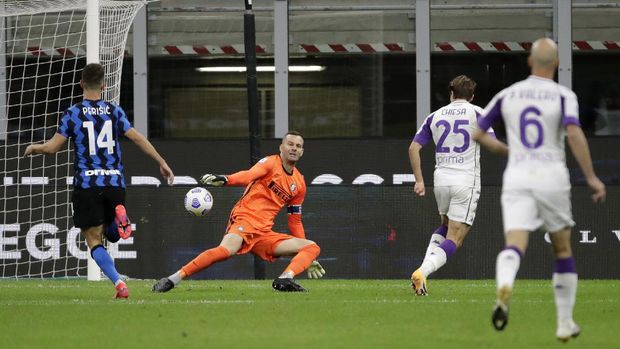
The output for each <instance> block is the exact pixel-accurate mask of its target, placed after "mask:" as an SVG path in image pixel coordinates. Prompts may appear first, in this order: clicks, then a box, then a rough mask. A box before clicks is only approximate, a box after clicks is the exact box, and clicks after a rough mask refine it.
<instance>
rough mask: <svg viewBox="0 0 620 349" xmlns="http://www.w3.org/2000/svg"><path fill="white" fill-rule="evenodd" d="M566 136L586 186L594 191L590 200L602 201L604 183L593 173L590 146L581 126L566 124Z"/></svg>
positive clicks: (604, 193) (603, 198)
mask: <svg viewBox="0 0 620 349" xmlns="http://www.w3.org/2000/svg"><path fill="white" fill-rule="evenodd" d="M566 137H567V142H568V145H569V147H570V149H571V151H572V153H573V155H574V156H575V159H576V160H577V163H578V164H579V167H580V168H581V171H582V172H583V175H584V177H585V178H586V181H587V183H588V186H589V187H590V188H591V189H592V190H593V191H594V194H592V200H593V201H594V202H604V201H605V196H606V191H605V184H603V182H601V180H600V179H598V177H597V176H596V174H595V173H594V168H593V167H592V157H591V156H590V148H589V147H588V142H587V140H586V137H585V135H584V134H583V131H582V130H581V127H579V126H576V125H568V126H566Z"/></svg>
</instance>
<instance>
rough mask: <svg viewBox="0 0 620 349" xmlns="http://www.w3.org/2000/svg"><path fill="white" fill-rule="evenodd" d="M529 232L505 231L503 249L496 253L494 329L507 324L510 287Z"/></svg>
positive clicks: (502, 327)
mask: <svg viewBox="0 0 620 349" xmlns="http://www.w3.org/2000/svg"><path fill="white" fill-rule="evenodd" d="M528 239H529V232H528V231H526V230H511V231H509V232H507V233H506V238H505V240H506V244H505V247H504V249H503V250H502V251H501V252H500V253H499V254H498V255H497V260H496V262H495V281H496V287H497V288H496V301H495V306H494V308H493V315H492V317H491V321H492V323H493V326H494V327H495V329H496V330H498V331H501V330H503V329H504V328H505V327H506V325H507V324H508V308H509V306H510V299H511V298H512V289H513V287H514V282H515V278H516V276H517V272H518V271H519V267H520V265H521V260H522V259H523V254H524V253H525V250H526V249H527V244H528Z"/></svg>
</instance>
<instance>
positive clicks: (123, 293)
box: [114, 282, 129, 298]
mask: <svg viewBox="0 0 620 349" xmlns="http://www.w3.org/2000/svg"><path fill="white" fill-rule="evenodd" d="M115 287H116V295H114V298H129V290H128V289H127V285H126V284H125V283H124V282H119V283H118V285H116V286H115Z"/></svg>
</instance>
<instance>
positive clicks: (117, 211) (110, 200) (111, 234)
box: [103, 188, 132, 243]
mask: <svg viewBox="0 0 620 349" xmlns="http://www.w3.org/2000/svg"><path fill="white" fill-rule="evenodd" d="M104 202H105V204H104V215H105V220H104V223H105V224H104V227H103V228H104V229H103V235H104V236H105V238H106V240H108V241H109V242H111V243H115V242H118V240H120V239H121V237H122V238H123V239H128V238H129V237H130V236H131V233H132V231H131V222H130V221H129V218H128V217H127V210H126V209H125V190H124V189H123V188H106V190H105V193H104Z"/></svg>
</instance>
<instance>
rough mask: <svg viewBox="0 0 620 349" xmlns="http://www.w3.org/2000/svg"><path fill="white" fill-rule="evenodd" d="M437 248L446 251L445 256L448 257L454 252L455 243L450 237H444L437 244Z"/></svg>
mask: <svg viewBox="0 0 620 349" xmlns="http://www.w3.org/2000/svg"><path fill="white" fill-rule="evenodd" d="M439 248H441V249H442V250H444V252H446V258H450V257H451V256H452V255H453V254H454V252H456V244H455V243H454V241H452V240H450V239H446V240H445V241H444V242H442V243H441V244H440V245H439Z"/></svg>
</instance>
